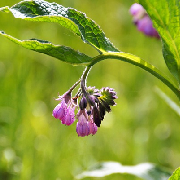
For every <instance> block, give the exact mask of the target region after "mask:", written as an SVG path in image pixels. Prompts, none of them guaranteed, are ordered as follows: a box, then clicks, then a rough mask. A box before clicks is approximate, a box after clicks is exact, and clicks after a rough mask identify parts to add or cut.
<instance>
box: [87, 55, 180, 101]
mask: <svg viewBox="0 0 180 180" xmlns="http://www.w3.org/2000/svg"><path fill="white" fill-rule="evenodd" d="M105 59H117V60H120V61H124V62H128V63H131V64H133V65H135V66H138V67H140V68H142V69H144V70H146V71H147V72H149V73H151V74H152V75H154V76H155V77H156V78H158V79H159V80H161V81H162V82H163V83H164V84H165V85H167V86H168V87H169V88H170V89H171V90H172V91H173V92H174V93H175V94H176V96H177V97H178V98H179V100H180V89H178V88H177V87H176V86H175V85H174V83H172V82H171V80H169V78H168V77H166V76H165V75H163V74H162V73H161V72H160V71H159V70H158V69H157V68H156V67H155V66H153V65H151V64H149V63H148V62H146V61H144V60H142V59H140V58H139V57H137V56H135V55H132V54H129V53H123V52H120V53H114V52H108V53H103V54H101V55H98V56H96V57H95V58H94V59H92V61H91V63H90V64H89V65H88V67H89V68H90V67H92V66H93V65H94V64H96V63H98V62H100V61H102V60H105Z"/></svg>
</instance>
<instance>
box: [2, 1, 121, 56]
mask: <svg viewBox="0 0 180 180" xmlns="http://www.w3.org/2000/svg"><path fill="white" fill-rule="evenodd" d="M0 10H1V11H3V12H11V13H12V14H13V15H14V17H15V18H21V19H24V20H28V21H44V22H55V23H58V24H60V25H62V26H64V27H66V28H67V29H69V30H71V31H73V32H74V33H75V34H76V35H78V36H80V37H81V38H82V40H83V41H84V42H85V43H88V44H90V45H92V46H93V47H94V48H95V49H96V50H98V52H100V53H102V52H109V51H112V52H118V50H117V49H116V48H115V47H114V46H113V45H112V43H111V42H110V41H109V39H108V38H106V37H105V34H104V32H103V31H102V30H101V29H100V27H99V26H98V25H97V24H96V23H95V22H94V21H93V20H91V19H90V18H88V17H87V16H86V14H84V13H82V12H80V11H77V10H76V9H73V8H65V7H63V6H62V5H59V4H56V3H49V2H46V1H43V0H34V1H27V0H26V1H22V2H20V3H18V4H15V5H14V6H12V7H11V8H9V7H7V6H6V7H4V8H1V9H0Z"/></svg>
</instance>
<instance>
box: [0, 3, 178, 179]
mask: <svg viewBox="0 0 180 180" xmlns="http://www.w3.org/2000/svg"><path fill="white" fill-rule="evenodd" d="M18 2H19V1H17V0H14V1H12V0H6V1H1V2H0V7H3V6H6V5H8V6H12V5H13V4H15V3H18ZM49 2H53V1H50V0H49ZM56 2H57V3H59V4H62V5H63V6H65V7H68V6H70V7H73V8H76V9H78V10H80V11H83V12H86V14H87V16H88V17H90V18H92V19H93V20H95V21H96V22H97V23H98V24H99V25H100V26H101V28H102V29H103V31H104V32H105V34H106V36H107V37H108V38H110V40H111V41H112V42H113V43H114V45H115V46H116V47H118V48H119V49H120V50H122V51H124V52H129V53H132V54H136V55H137V56H140V57H141V58H143V59H145V60H146V61H148V62H150V63H152V64H154V65H156V66H157V67H159V68H160V69H163V70H164V72H165V73H168V74H169V76H170V73H169V72H168V69H167V67H166V66H165V64H164V60H163V56H162V53H161V42H160V41H158V40H156V39H151V38H147V37H145V36H144V35H143V34H141V33H139V32H138V31H136V29H135V27H134V26H133V25H132V23H131V16H130V15H129V13H128V10H129V7H130V6H131V4H132V3H134V1H130V0H127V1H123V0H113V1H111V2H110V1H107V0H104V1H103V4H102V1H100V0H97V1H90V0H85V1H83V3H82V1H80V0H66V1H65V0H56ZM0 16H1V20H0V26H1V29H0V30H5V32H6V33H7V34H11V35H13V36H14V37H17V38H18V39H30V38H32V37H33V38H38V39H46V40H48V41H51V42H53V43H54V44H63V45H66V46H70V47H72V48H74V49H76V50H80V51H81V52H83V53H86V54H88V55H89V56H94V55H96V54H97V53H96V52H95V50H94V49H93V48H91V47H90V46H88V45H87V44H84V43H82V42H81V40H80V39H79V38H78V37H76V36H75V35H74V34H73V33H71V32H69V31H67V30H66V29H64V28H63V27H61V26H58V25H57V24H49V23H35V22H25V21H22V20H20V19H14V18H13V17H12V15H11V14H4V13H1V14H0ZM52 32H53V33H52ZM0 41H1V43H0V52H1V56H0V90H1V95H0V162H1V163H0V179H7V180H8V179H33V180H36V179H37V180H38V179H43V180H44V179H53V180H59V179H73V176H74V175H76V174H78V173H80V172H81V171H83V170H85V169H86V168H87V167H89V166H91V165H92V164H94V163H96V162H101V161H118V162H121V163H122V164H124V165H135V164H138V163H142V162H152V163H156V164H159V165H162V166H164V167H167V168H169V169H170V170H174V169H175V168H177V167H178V166H179V162H180V152H179V149H180V145H179V143H178V142H179V141H180V137H179V136H178V133H179V116H178V114H176V113H175V112H174V111H172V110H171V109H170V108H169V106H168V105H167V104H166V103H165V102H164V100H162V99H161V98H160V97H159V96H158V94H157V93H156V86H158V87H159V88H160V89H162V90H163V91H164V92H165V93H166V94H167V95H168V96H170V97H171V98H172V99H173V100H174V101H176V102H178V100H177V98H176V97H175V95H174V94H173V93H172V92H171V91H170V90H169V89H168V88H167V87H165V85H163V84H162V83H161V82H160V81H158V80H157V79H155V78H154V77H153V76H151V75H149V74H148V73H146V72H145V71H143V70H141V69H138V68H136V67H134V66H132V65H130V64H126V63H123V62H119V61H117V62H116V61H115V60H109V61H104V62H100V63H98V64H97V65H95V66H94V67H93V69H92V71H91V73H90V74H89V78H88V85H91V86H96V87H97V88H101V87H102V86H110V87H113V88H115V89H116V91H117V92H118V97H119V98H118V100H117V101H116V102H117V106H116V107H113V111H112V113H110V114H107V116H106V117H105V119H104V121H103V123H102V127H101V128H100V129H99V130H98V133H97V134H96V135H95V136H90V137H85V138H80V137H78V136H77V134H76V132H75V123H74V125H72V126H70V127H65V126H64V125H61V123H60V121H58V120H56V119H54V118H53V117H52V116H51V114H52V109H53V108H54V106H55V105H56V103H57V102H56V101H54V97H57V94H58V92H59V93H60V94H63V93H64V92H65V91H66V90H67V89H68V88H69V87H70V86H71V85H72V84H73V83H74V82H76V81H77V79H78V78H79V76H80V75H81V73H82V71H83V67H73V66H71V65H69V64H66V63H63V62H60V61H57V60H55V59H53V58H51V57H48V56H46V55H43V54H38V53H35V52H31V51H29V50H26V49H24V48H21V47H19V46H17V45H16V44H14V43H12V42H10V41H9V40H7V39H5V38H3V37H0ZM119 176H120V178H121V179H138V178H135V177H133V176H130V175H119V174H118V175H111V176H109V177H105V178H104V179H119ZM91 179H93V178H91Z"/></svg>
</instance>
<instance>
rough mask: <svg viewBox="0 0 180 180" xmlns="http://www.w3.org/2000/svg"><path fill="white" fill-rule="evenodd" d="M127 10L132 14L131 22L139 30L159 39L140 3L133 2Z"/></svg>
mask: <svg viewBox="0 0 180 180" xmlns="http://www.w3.org/2000/svg"><path fill="white" fill-rule="evenodd" d="M129 11H130V13H131V15H132V16H133V22H134V24H135V25H136V27H137V29H138V30H139V31H141V32H143V33H144V34H145V35H147V36H151V37H155V38H157V39H160V36H159V34H158V32H157V31H156V29H155V28H154V27H153V24H152V21H151V19H150V17H149V16H148V14H147V12H146V11H145V9H144V8H143V6H142V5H140V4H137V3H135V4H133V5H132V6H131V8H130V10H129Z"/></svg>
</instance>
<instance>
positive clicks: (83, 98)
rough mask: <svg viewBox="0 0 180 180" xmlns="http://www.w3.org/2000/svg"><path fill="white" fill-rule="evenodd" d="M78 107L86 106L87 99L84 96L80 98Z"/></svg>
mask: <svg viewBox="0 0 180 180" xmlns="http://www.w3.org/2000/svg"><path fill="white" fill-rule="evenodd" d="M79 107H80V109H81V110H83V109H85V108H86V107H87V100H86V98H85V97H84V96H83V97H82V98H81V100H80V102H79Z"/></svg>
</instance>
